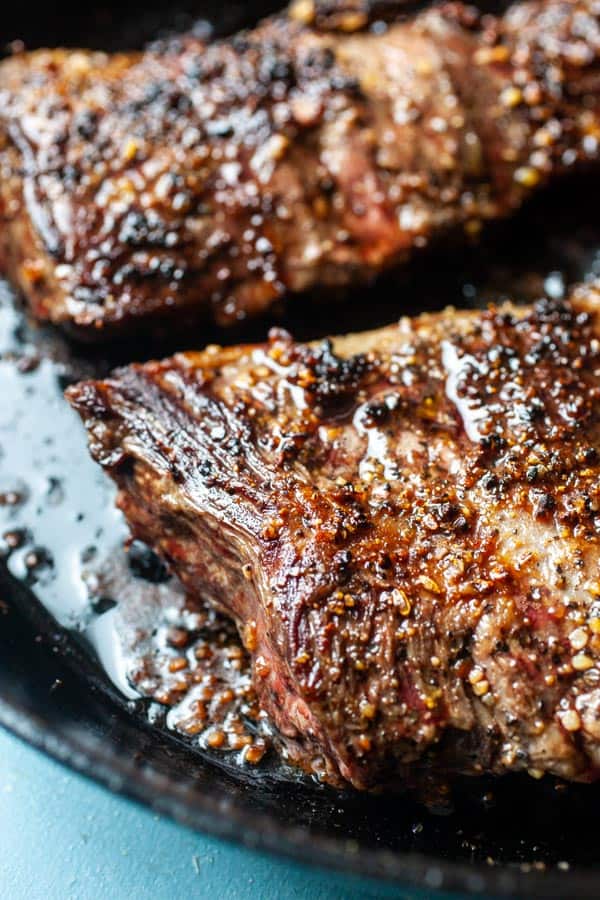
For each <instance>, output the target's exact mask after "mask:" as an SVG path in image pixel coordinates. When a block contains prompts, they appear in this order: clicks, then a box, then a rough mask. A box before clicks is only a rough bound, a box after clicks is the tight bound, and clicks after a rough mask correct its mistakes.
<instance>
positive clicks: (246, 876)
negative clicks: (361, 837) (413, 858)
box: [0, 730, 448, 900]
mask: <svg viewBox="0 0 600 900" xmlns="http://www.w3.org/2000/svg"><path fill="white" fill-rule="evenodd" d="M0 848H1V856H0V867H1V868H0V871H1V876H0V897H1V898H2V900H37V898H44V900H71V898H73V900H88V898H89V900H105V898H106V900H109V898H110V900H121V898H126V900H144V898H152V900H163V898H164V900H171V898H179V897H202V898H203V897H206V898H209V897H210V898H215V900H233V898H235V900H245V898H252V900H254V898H258V900H271V898H272V900H275V898H276V900H291V898H299V900H300V898H310V900H334V898H335V900H339V898H343V900H359V898H360V900H362V898H373V897H379V896H395V897H402V898H409V897H410V898H417V897H418V898H420V900H424V898H425V896H426V895H425V894H423V893H421V892H413V891H406V892H404V891H395V890H386V891H385V892H384V893H382V891H381V890H380V889H378V888H377V887H376V886H372V885H368V884H366V883H365V884H360V883H357V882H356V881H354V882H351V881H350V880H349V879H345V878H344V877H343V876H339V875H336V874H334V873H330V872H324V871H320V870H316V869H310V868H308V867H304V866H300V865H298V864H295V863H291V862H288V861H286V860H281V859H277V858H274V857H270V856H266V855H263V854H259V853H254V852H250V851H247V850H244V849H241V848H239V847H235V846H233V845H229V844H226V843H223V842H222V841H217V840H215V839H213V838H208V837H205V836H204V835H200V834H196V833H195V832H192V831H189V830H188V829H186V828H182V827H180V826H178V825H176V824H174V823H173V822H171V821H169V820H168V819H163V818H160V817H159V816H157V815H155V814H153V813H152V812H150V811H149V810H147V809H143V808H141V807H138V806H136V805H135V804H133V803H131V802H130V801H128V800H125V799H123V798H121V797H116V796H114V795H112V794H110V793H109V792H108V791H106V790H104V789H103V788H101V787H99V786H98V785H96V784H93V783H92V782H90V781H87V780H86V779H84V778H82V777H81V776H79V775H75V774H73V773H71V772H70V771H68V770H67V769H65V768H63V767H62V766H60V765H59V764H58V763H56V762H54V761H53V760H50V759H48V758H47V757H45V756H43V755H41V754H40V753H38V752H37V751H35V750H33V749H32V748H30V747H28V746H27V745H25V744H23V743H21V741H19V740H17V739H16V738H14V737H13V736H12V735H9V734H7V733H6V732H4V731H2V730H0ZM427 896H433V895H427ZM436 896H439V895H436ZM446 896H448V895H446Z"/></svg>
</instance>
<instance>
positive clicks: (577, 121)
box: [0, 0, 600, 338]
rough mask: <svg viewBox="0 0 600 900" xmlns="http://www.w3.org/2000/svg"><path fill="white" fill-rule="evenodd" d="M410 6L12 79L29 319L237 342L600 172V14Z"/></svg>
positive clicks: (9, 91)
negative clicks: (300, 298) (281, 314)
mask: <svg viewBox="0 0 600 900" xmlns="http://www.w3.org/2000/svg"><path fill="white" fill-rule="evenodd" d="M405 6H406V4H405V3H402V2H396V3H391V2H384V3H383V4H381V3H380V4H372V3H365V2H362V0H359V2H355V0H349V2H338V0H334V2H330V0H325V2H322V3H317V4H314V3H312V2H308V3H307V2H305V0H303V2H299V3H294V4H293V5H292V7H291V8H290V12H289V15H282V16H280V17H279V18H273V19H270V20H268V21H266V22H264V23H263V24H261V25H259V26H258V27H257V28H256V29H255V30H253V31H248V32H244V33H241V34H239V35H237V36H235V37H234V38H232V39H230V40H226V41H220V42H215V43H209V44H206V43H203V42H202V41H200V40H199V39H197V38H195V37H193V36H183V37H181V38H177V39H173V40H170V41H166V42H163V43H160V44H155V45H152V46H151V47H150V48H149V49H147V50H146V51H145V52H143V53H131V54H116V55H112V56H109V55H107V54H104V53H93V52H87V51H67V50H40V51H36V52H33V53H26V54H17V55H15V56H14V57H13V58H12V59H9V60H7V61H5V62H3V63H2V64H1V65H0V219H1V220H2V229H1V231H0V261H1V264H2V265H3V267H4V268H5V270H6V271H7V272H8V274H9V275H10V277H11V278H13V280H14V281H15V282H16V283H17V284H18V285H19V286H20V288H21V289H22V291H23V293H24V294H25V296H26V297H27V298H28V300H29V303H30V305H31V308H32V310H33V312H34V313H35V315H36V316H38V317H39V318H41V319H47V320H51V321H52V322H55V323H59V324H63V325H66V326H69V327H70V328H71V329H72V330H75V331H76V332H77V333H78V334H79V335H80V336H87V337H88V338H93V337H102V336H107V335H109V334H113V333H114V332H115V331H116V330H122V329H127V328H133V327H136V326H137V324H139V323H140V322H142V321H146V320H148V321H152V322H154V321H156V320H159V321H164V320H168V319H173V320H176V321H177V322H178V323H179V324H181V323H185V322H186V321H187V318H188V316H189V317H190V318H195V317H197V316H198V315H202V316H204V317H205V318H213V319H214V320H216V321H217V322H218V323H220V324H224V325H226V324H231V323H234V322H239V321H240V320H243V319H245V318H246V317H248V316H251V315H256V314H259V313H262V312H264V311H266V310H268V309H270V308H271V307H272V306H273V305H274V304H278V303H279V301H280V300H281V299H282V298H284V297H286V296H288V295H290V294H302V293H303V292H305V291H307V290H314V289H317V288H318V289H320V290H328V289H336V290H337V289H339V288H344V287H347V286H349V285H354V284H356V283H358V282H364V281H367V280H369V279H370V278H372V277H373V276H374V275H376V274H378V273H379V272H381V271H382V270H384V269H388V268H390V267H391V266H395V265H398V264H400V263H401V262H402V261H403V260H405V259H406V258H407V257H408V256H410V255H411V254H412V253H413V252H414V251H415V250H418V249H419V248H421V247H423V246H425V245H426V244H428V243H429V242H430V241H431V240H432V239H433V238H435V237H436V236H438V235H440V234H443V233H445V232H446V231H447V230H448V229H450V228H452V229H465V230H466V232H467V234H468V235H471V236H474V235H476V234H477V233H478V232H479V230H480V228H481V226H482V223H483V222H485V221H486V220H489V219H495V218H497V217H500V216H504V215H506V214H508V213H509V212H511V211H512V210H514V209H516V208H517V207H518V206H519V205H520V204H521V203H522V202H523V200H524V198H525V197H526V196H527V195H528V194H529V193H530V192H531V191H532V189H534V188H537V187H538V186H539V185H541V184H543V183H545V182H546V181H547V180H548V179H549V178H551V177H553V176H555V175H556V174H558V173H562V172H564V171H565V170H570V169H572V168H573V167H575V166H577V165H581V164H594V163H596V162H597V161H598V156H599V153H598V138H599V135H600V109H599V96H600V90H599V85H600V81H599V79H600V68H599V65H598V63H599V58H600V57H599V53H600V29H599V21H598V17H599V12H600V8H599V4H598V0H531V2H528V3H517V4H515V5H514V6H513V7H511V8H510V9H509V11H508V12H507V13H506V14H505V15H504V16H503V17H499V18H496V17H493V16H489V15H480V14H478V13H477V12H476V11H475V10H474V8H473V7H471V6H466V5H462V4H460V3H446V4H444V5H442V6H440V7H437V8H434V9H431V10H428V11H425V12H423V13H421V14H419V15H417V16H415V17H413V18H411V19H409V20H408V21H406V20H405V17H404V16H403V15H402V13H403V10H404V9H405ZM378 10H379V12H380V14H381V15H385V18H386V19H387V20H388V21H387V24H385V25H384V27H379V26H378V27H377V28H375V30H372V29H370V28H369V27H367V26H368V25H369V23H370V22H372V17H373V15H375V14H376V13H377V12H378ZM399 17H400V18H399Z"/></svg>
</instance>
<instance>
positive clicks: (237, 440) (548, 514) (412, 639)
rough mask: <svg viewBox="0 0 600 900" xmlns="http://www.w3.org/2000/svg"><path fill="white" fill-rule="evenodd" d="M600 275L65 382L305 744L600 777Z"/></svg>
mask: <svg viewBox="0 0 600 900" xmlns="http://www.w3.org/2000/svg"><path fill="white" fill-rule="evenodd" d="M599 312H600V282H597V283H595V284H590V285H587V286H584V287H580V288H578V289H576V290H575V291H574V293H573V294H572V296H571V298H570V299H569V300H568V301H565V302H560V301H556V300H547V299H546V300H542V301H540V302H539V303H537V304H536V305H535V306H532V307H524V308H516V307H511V306H506V307H502V308H498V309H490V310H488V311H484V312H456V311H455V310H452V309H449V310H447V311H446V312H443V313H438V314H430V315H423V316H421V317H419V318H416V319H412V320H410V319H405V320H402V321H401V322H400V323H399V324H398V325H394V326H391V327H387V328H384V329H381V330H378V331H374V332H369V333H364V334H359V335H354V336H349V337H341V338H335V339H333V340H331V341H324V342H322V343H317V344H314V345H313V344H311V345H306V344H298V343H296V342H294V341H293V339H292V338H291V337H290V336H289V335H288V334H286V333H285V332H281V331H277V330H275V331H274V332H273V333H272V334H271V336H270V340H269V342H268V343H267V344H263V345H249V346H245V347H244V346H243V347H237V348H226V349H222V348H219V347H210V348H207V349H206V350H205V351H204V352H201V353H186V354H180V355H177V356H175V357H173V358H172V359H168V360H166V361H163V362H150V363H147V364H144V365H131V366H129V367H127V368H124V369H122V370H120V371H117V372H116V373H115V374H114V375H113V376H112V377H110V378H109V379H107V380H105V381H98V382H84V383H81V384H79V385H77V386H74V387H72V388H70V389H69V391H68V392H67V396H68V398H69V400H70V402H71V403H72V405H73V406H74V407H75V409H77V411H78V412H79V414H80V415H81V417H82V419H83V420H84V422H85V424H86V426H87V429H88V431H89V440H90V447H91V452H92V454H93V456H94V458H95V459H96V460H97V461H98V462H99V463H100V464H101V465H102V466H103V467H104V468H105V469H106V470H107V472H108V473H109V474H110V475H111V476H112V477H113V478H114V479H115V481H116V482H117V484H118V486H119V488H120V491H119V501H118V502H119V505H120V507H121V509H122V510H123V512H124V514H125V516H126V517H127V519H128V521H129V523H130V525H131V528H132V530H133V533H134V535H136V536H137V537H139V538H141V539H142V540H144V541H146V542H147V543H149V544H150V545H151V546H152V547H153V548H154V549H155V550H157V551H158V553H159V554H160V555H161V556H162V557H163V558H164V559H165V560H166V561H167V563H168V565H169V566H170V567H171V569H172V571H173V572H175V573H176V574H177V575H178V576H179V578H180V579H181V580H182V582H183V584H184V585H185V587H186V588H187V589H188V590H189V591H190V592H191V593H192V594H195V595H200V596H202V597H205V598H207V599H209V600H211V601H212V602H213V603H215V604H216V605H217V606H218V607H219V608H221V609H223V610H225V611H226V612H227V613H229V614H230V615H231V616H232V617H233V618H234V619H235V621H236V622H237V624H238V626H239V629H240V633H241V635H242V637H243V640H244V643H245V645H246V647H247V648H248V650H249V652H250V654H251V655H252V660H253V671H254V678H255V682H256V689H257V692H258V695H259V699H260V702H261V704H262V705H263V707H264V708H265V709H266V711H267V712H268V713H269V715H270V716H271V718H272V720H273V721H274V722H275V724H276V725H277V727H278V729H279V731H280V732H281V734H282V735H283V739H284V741H285V742H286V745H287V748H288V752H289V754H290V756H291V757H292V758H293V759H295V760H297V761H299V762H300V763H301V764H302V765H303V766H304V767H305V768H306V769H308V770H309V771H312V772H317V773H319V774H320V775H321V776H322V777H325V778H328V779H330V780H332V781H337V782H338V783H343V782H344V781H349V782H351V783H352V784H353V785H354V786H355V787H357V788H367V787H371V786H373V785H378V784H383V783H386V782H388V781H392V780H394V779H395V778H398V777H401V776H403V775H406V773H408V772H410V771H411V769H414V768H415V767H418V766H420V765H431V766H433V767H434V768H435V767H437V769H439V770H444V771H446V770H450V771H462V772H471V773H477V772H483V771H489V772H495V773H502V772H506V771H511V770H522V769H527V770H529V771H531V772H532V773H533V774H536V775H537V774H540V773H544V772H548V773H554V774H556V775H559V776H563V777H565V778H569V779H578V780H586V779H593V778H596V777H597V775H598V770H599V766H600V578H599V568H598V547H599V541H600V537H599V535H600V515H599V512H600V456H599V450H600V431H599V415H600V319H599Z"/></svg>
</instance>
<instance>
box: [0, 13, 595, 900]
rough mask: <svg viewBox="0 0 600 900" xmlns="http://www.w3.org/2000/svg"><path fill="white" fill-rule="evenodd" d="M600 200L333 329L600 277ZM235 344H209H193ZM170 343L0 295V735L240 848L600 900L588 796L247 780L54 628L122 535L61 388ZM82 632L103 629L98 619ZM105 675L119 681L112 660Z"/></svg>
mask: <svg viewBox="0 0 600 900" xmlns="http://www.w3.org/2000/svg"><path fill="white" fill-rule="evenodd" d="M259 7H260V8H259ZM266 10H267V4H254V5H253V6H252V8H251V10H249V8H248V6H247V5H246V6H243V5H242V6H240V7H238V8H237V9H236V8H235V7H231V6H228V7H227V13H226V15H225V14H223V9H221V10H220V12H219V14H217V12H216V10H215V7H214V6H213V7H211V6H209V5H208V4H206V3H201V2H200V0H199V2H198V3H197V4H194V3H193V2H191V0H190V3H188V5H187V6H186V5H185V4H176V6H175V7H173V6H171V7H170V8H169V10H168V11H165V10H164V9H161V8H160V2H159V0H155V2H153V3H151V4H150V5H149V6H148V5H147V4H146V5H145V6H144V10H143V15H142V14H141V11H140V9H139V8H137V9H136V8H134V7H127V8H123V7H122V6H120V7H115V10H114V11H111V10H110V9H107V8H103V9H100V10H96V11H88V12H86V11H85V10H84V9H83V8H82V6H81V4H80V5H79V6H78V8H77V12H76V13H75V14H72V15H69V14H68V13H67V12H65V15H64V17H60V16H58V15H57V12H56V8H54V9H53V10H52V11H50V10H48V12H47V13H46V19H44V12H43V11H41V12H40V13H36V17H32V16H31V14H30V11H23V13H22V14H20V13H19V10H18V7H17V6H16V5H11V9H10V11H9V12H8V13H5V12H3V21H2V24H1V26H0V28H1V29H2V30H1V31H0V43H1V42H5V43H6V42H8V41H11V40H15V39H21V40H24V41H25V42H26V44H27V45H29V46H36V45H40V44H57V43H62V44H78V45H82V46H96V47H106V48H108V49H113V48H120V47H132V46H136V45H139V44H140V43H143V42H144V41H146V40H148V39H151V38H153V37H155V36H157V35H160V34H161V33H162V32H164V31H165V30H167V31H169V30H173V29H181V28H187V27H191V26H192V25H193V23H194V22H196V20H197V19H198V17H206V18H207V19H210V21H211V22H213V23H214V24H215V25H217V26H218V27H219V28H221V29H225V30H228V29H233V28H234V27H237V26H238V25H239V24H240V23H241V22H243V21H248V20H249V19H252V18H253V19H256V18H257V17H258V15H259V14H263V13H264V12H265V11H266ZM250 13H252V15H251V16H250ZM196 27H198V28H200V29H203V28H204V27H205V26H204V25H203V24H202V23H200V24H197V25H196ZM599 188H600V183H599V182H598V180H595V181H590V180H589V179H581V180H580V181H579V182H569V183H568V184H565V185H563V186H559V187H557V188H556V189H555V190H553V191H552V192H550V193H549V194H547V195H546V196H544V197H541V198H540V199H539V200H537V201H535V202H533V203H532V204H531V205H530V207H529V208H528V209H527V210H526V211H525V213H524V214H523V215H522V216H520V217H519V219H518V220H517V221H513V222H511V223H506V224H505V225H502V226H499V227H496V228H494V229H491V230H490V232H488V235H487V238H486V239H485V241H484V243H483V244H482V245H480V246H479V247H477V248H472V249H470V250H467V251H462V252H461V253H459V252H457V251H455V250H453V249H450V248H446V250H445V251H444V250H443V248H441V249H438V251H436V253H435V254H432V255H431V256H430V257H429V258H428V259H425V260H422V261H421V262H419V263H417V264H415V265H414V266H412V267H411V268H409V269H408V271H406V272H405V273H404V274H403V275H402V276H400V277H396V278H395V279H388V280H387V281H386V282H383V283H382V284H380V285H379V286H378V287H377V288H376V289H371V290H369V291H368V292H363V293H362V294H360V295H357V297H356V298H354V299H353V300H351V301H350V302H348V303H347V304H346V305H345V306H344V308H343V326H342V327H343V329H345V330H351V329H359V328H363V327H373V326H375V325H377V324H380V323H384V322H390V321H393V320H394V319H395V318H397V317H398V316H399V315H400V314H403V313H410V312H418V311H420V310H423V309H435V308H439V307H441V306H443V305H445V304H447V303H453V304H455V305H457V306H464V305H469V304H475V305H481V304H482V303H484V302H486V301H487V300H489V299H490V298H497V297H499V296H503V295H504V294H505V293H508V292H510V294H511V296H513V297H515V296H516V297H517V298H519V297H520V298H523V299H531V298H532V297H535V296H537V295H538V294H539V293H541V291H542V289H543V288H544V286H545V288H546V289H547V290H549V291H550V292H551V293H554V294H560V293H561V291H562V290H563V289H564V285H565V283H568V282H570V281H573V280H576V279H579V278H582V277H585V276H586V275H590V274H591V273H592V272H594V271H600V223H597V222H596V220H597V209H596V208H595V203H594V198H595V197H597V196H599V192H598V189H599ZM365 301H366V302H365ZM340 319H341V316H340V309H339V308H335V306H333V307H327V308H325V307H319V306H316V305H309V304H308V303H306V304H301V305H298V306H297V308H296V310H295V311H292V312H291V313H290V314H288V316H287V318H286V319H284V322H283V324H285V325H286V327H289V328H291V329H292V330H293V331H294V333H296V334H297V335H299V336H301V337H316V336H319V335H324V334H327V333H328V332H332V331H334V332H335V331H339V330H340ZM267 324H268V323H265V322H261V323H256V324H255V325H254V326H253V327H252V334H249V333H248V331H246V332H245V335H246V336H247V337H250V338H260V337H261V336H263V335H264V334H265V333H266V328H267ZM239 337H240V335H236V334H231V333H230V334H228V335H223V334H216V333H209V332H208V331H203V332H202V333H201V334H199V335H198V339H197V341H196V344H197V345H198V346H199V345H200V344H201V343H206V342H208V341H210V340H215V339H218V340H220V341H221V342H223V341H234V340H237V339H238V338H239ZM188 343H189V336H188ZM171 349H173V348H172V347H167V346H165V344H164V343H163V344H162V345H161V346H159V347H157V346H153V347H152V346H148V345H135V344H131V343H129V344H127V345H126V346H123V345H122V346H120V347H116V348H112V349H111V351H110V353H111V355H110V357H109V358H105V351H94V350H91V349H89V348H88V349H86V350H85V351H81V350H79V349H77V348H74V347H72V346H70V345H69V344H68V343H67V342H66V341H65V340H64V339H63V338H62V337H61V336H60V335H59V334H57V333H56V332H55V331H53V330H52V329H45V328H36V327H35V326H34V325H32V324H31V323H29V322H28V321H27V319H26V317H25V315H24V313H23V311H22V310H21V309H20V306H19V301H18V298H16V297H15V296H14V295H13V294H12V293H11V291H10V290H9V288H8V287H7V286H6V285H5V284H3V283H2V282H0V501H1V498H2V495H3V492H6V491H11V490H13V489H18V490H22V493H23V498H24V499H23V502H22V503H20V504H17V505H15V506H6V505H5V506H2V505H1V504H0V534H2V533H4V534H6V532H10V533H12V534H14V533H15V532H16V533H18V535H19V540H18V541H17V543H19V542H21V544H22V545H21V546H19V547H16V548H15V547H14V546H13V545H14V540H13V541H12V544H11V541H10V540H9V541H8V542H7V540H6V539H2V540H0V554H3V555H4V557H5V562H4V563H2V564H0V612H2V613H3V615H2V617H1V627H0V723H2V724H3V725H5V726H6V727H8V728H10V729H11V730H12V731H14V732H15V733H16V734H18V735H20V736H21V737H22V738H24V739H25V740H27V741H29V742H30V743H32V744H34V745H35V746H37V747H39V748H40V749H43V750H45V751H46V752H48V753H50V754H51V755H52V756H54V757H56V758H58V759H60V760H62V761H63V762H65V763H66V764H68V765H70V766H71V767H73V768H74V769H77V770H78V771H80V772H83V773H84V774H86V775H88V776H90V777H93V778H95V779H96V780H98V781H100V782H101V783H103V784H105V785H106V786H107V787H109V788H110V789H111V790H114V791H118V792H122V793H125V794H127V795H129V796H131V797H133V798H135V799H137V800H139V801H141V802H143V803H145V804H148V805H149V806H151V807H152V808H154V809H155V810H157V811H159V812H162V813H165V814H167V815H170V816H172V817H173V818H175V819H177V820H178V821H181V822H183V823H186V824H187V825H190V826H192V827H195V828H199V829H202V830H205V831H208V832H211V833H213V834H217V835H219V836H222V837H226V838H231V839H234V840H237V841H240V842H243V843H244V844H246V845H250V846H255V847H260V848H263V849H266V850H270V851H274V852H277V853H283V854H288V855H290V856H293V857H296V858H298V859H300V860H303V861H305V862H310V863H315V864H323V865H327V866H332V867H335V868H337V869H340V870H343V871H344V872H346V873H348V872H351V873H357V874H361V875H363V876H369V877H373V878H376V879H380V880H381V882H384V881H385V882H391V883H396V884H404V885H406V884H413V885H420V886H422V887H425V888H428V889H448V890H461V891H467V892H485V893H486V894H488V895H489V894H517V895H519V896H525V895H528V896H540V895H543V896H555V897H565V896H582V897H583V896H589V897H595V896H597V895H598V892H599V889H600V865H599V863H600V853H599V851H598V830H599V829H598V818H597V809H598V801H599V800H600V787H598V786H568V787H566V786H564V785H561V784H557V783H556V782H554V781H552V780H550V779H543V780H542V781H540V782H535V781H533V779H531V778H528V777H523V778H507V779H504V780H502V781H494V780H491V779H482V780H477V779H464V780H462V781H459V782H457V783H456V784H455V785H454V787H453V790H452V793H451V796H450V797H449V798H448V800H447V802H445V803H444V806H443V808H442V807H440V808H438V809H435V808H431V807H428V806H426V805H424V804H423V802H422V801H420V800H419V799H418V798H416V797H414V796H411V795H409V794H404V795H401V796H400V795H399V796H395V797H392V796H389V795H385V796H363V795H360V796H359V795H357V794H355V793H352V792H347V793H339V792H336V791H333V790H331V789H329V788H326V787H323V786H318V785H316V784H313V783H312V782H308V781H307V780H306V779H302V778H299V777H294V776H293V775H291V774H290V773H289V771H285V770H284V769H283V768H281V767H278V766H277V764H271V765H270V766H267V767H265V768H264V769H260V768H259V769H258V770H257V771H256V772H254V773H249V772H247V771H245V770H244V769H242V768H239V767H235V766H227V765H225V764H223V762H222V761H220V760H219V759H217V758H215V757H209V756H207V755H205V754H204V755H202V754H201V753H199V752H198V751H197V750H194V749H193V748H191V747H190V746H189V745H186V744H185V743H184V742H183V741H180V740H178V739H177V738H176V737H174V736H173V734H171V733H168V732H166V731H164V730H160V729H157V728H155V727H152V726H150V725H149V724H148V719H147V716H145V715H144V708H143V704H140V702H139V701H136V700H132V699H128V698H126V697H124V696H123V694H122V693H121V692H120V691H119V690H118V689H117V688H116V687H115V686H114V684H113V682H112V681H111V680H110V679H109V678H108V677H107V674H106V672H105V670H104V669H103V668H102V667H101V666H100V665H99V663H98V660H97V658H96V657H95V656H94V654H93V652H91V650H90V646H89V644H87V643H86V642H85V641H82V640H81V639H80V637H79V636H78V635H77V634H76V633H74V632H73V630H72V629H70V628H69V627H66V626H69V624H71V625H72V624H73V623H74V622H75V620H78V619H80V618H81V614H82V613H83V617H84V618H85V615H87V613H88V612H89V610H87V607H86V603H87V599H86V597H85V591H83V592H82V585H81V578H80V560H81V556H82V552H83V553H84V554H85V552H86V548H88V547H89V545H90V543H92V542H93V543H94V544H95V545H97V546H103V547H105V548H106V549H107V550H108V551H110V547H111V546H114V543H115V540H117V541H118V539H119V537H120V534H121V529H122V525H121V523H120V522H119V520H118V517H117V515H116V513H115V512H114V511H113V509H112V489H111V488H110V486H109V485H108V484H107V483H106V481H105V479H104V478H103V476H102V474H101V473H100V472H99V471H97V470H96V467H94V466H93V464H92V463H91V461H90V460H89V459H88V456H87V453H86V451H85V439H84V436H83V433H82V429H81V428H80V426H79V424H78V422H76V420H75V417H74V415H73V414H72V413H71V411H70V410H69V409H68V407H67V406H66V404H65V403H64V402H63V400H62V390H63V389H64V387H65V385H66V384H67V383H69V382H70V381H71V380H73V379H74V378H76V377H79V376H81V375H82V374H89V373H92V372H103V371H106V369H107V368H108V367H109V366H110V365H113V364H115V363H116V362H119V361H123V360H131V359H142V358H147V357H148V356H151V355H157V354H164V353H167V352H168V351H169V350H171ZM178 349H184V348H183V347H182V346H179V347H178ZM51 613H52V614H53V615H51ZM90 616H91V613H90ZM92 618H93V616H92ZM90 621H91V619H90ZM95 621H97V622H101V623H104V622H107V621H108V614H106V616H105V617H104V618H102V616H100V617H99V618H97V620H95ZM58 622H60V623H61V625H59V624H57V623H58ZM109 656H110V654H109ZM104 660H105V662H107V657H106V646H105V647H104ZM108 663H109V668H110V669H111V670H112V672H113V676H114V677H116V678H117V681H118V664H119V660H118V659H116V658H115V659H108ZM115 672H116V676H115Z"/></svg>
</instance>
